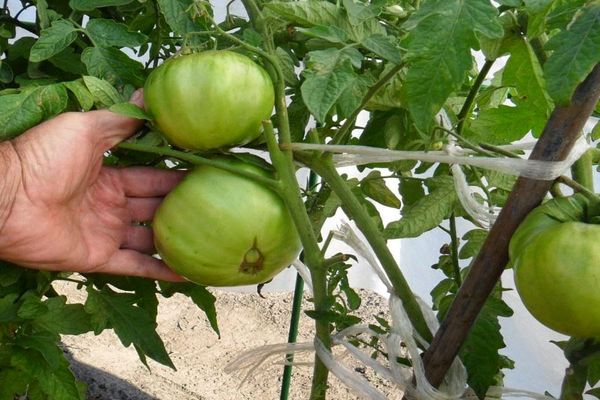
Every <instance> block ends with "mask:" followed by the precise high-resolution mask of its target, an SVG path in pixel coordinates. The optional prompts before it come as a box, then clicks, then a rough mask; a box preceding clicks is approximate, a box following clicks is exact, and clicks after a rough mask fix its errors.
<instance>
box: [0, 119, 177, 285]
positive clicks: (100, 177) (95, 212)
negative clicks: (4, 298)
mask: <svg viewBox="0 0 600 400" xmlns="http://www.w3.org/2000/svg"><path fill="white" fill-rule="evenodd" d="M138 127H139V122H138V121H135V120H132V119H129V118H125V117H120V116H117V115H115V114H113V113H110V112H108V111H94V112H90V113H72V114H63V115H61V116H59V117H57V118H55V119H53V120H50V121H47V122H46V123H44V124H41V125H39V126H37V127H35V128H33V129H31V130H30V131H28V132H27V133H25V134H23V135H21V136H20V137H18V138H17V139H16V140H15V141H14V149H15V150H16V152H17V154H18V156H19V159H20V161H21V170H22V173H21V176H22V178H21V184H20V187H19V190H18V191H17V197H16V199H15V202H14V204H13V208H12V211H11V213H10V217H9V219H8V220H7V222H6V224H5V226H4V228H3V236H4V237H5V239H4V240H5V241H6V240H8V245H4V246H2V247H3V248H4V250H3V252H2V255H3V258H4V259H8V260H10V261H13V262H15V263H18V264H20V265H24V266H28V267H33V268H40V269H47V270H60V271H64V270H67V271H78V272H106V273H116V274H127V275H137V276H148V277H152V278H157V279H167V280H179V279H180V278H179V277H178V276H177V275H176V274H174V273H173V272H171V271H170V270H168V269H167V268H166V266H165V265H164V264H163V263H162V262H160V261H159V260H157V259H155V258H152V257H150V254H152V253H154V246H153V244H152V233H151V230H150V229H149V228H147V227H143V226H140V225H139V224H136V222H137V221H147V220H151V219H152V216H153V214H154V211H155V210H156V208H157V207H158V205H159V204H160V201H161V199H162V196H164V195H165V194H166V193H167V192H168V191H169V190H170V189H171V188H172V187H173V186H174V185H175V184H176V183H177V182H178V181H179V179H180V178H181V173H176V172H173V171H163V170H156V169H150V168H135V167H134V168H127V169H116V168H109V167H103V166H102V159H103V154H104V152H105V151H106V150H108V149H109V148H111V147H112V146H114V145H115V144H116V143H118V142H119V141H120V140H122V139H124V138H125V137H127V136H129V135H130V134H131V133H133V132H134V131H135V130H136V129H137V128H138Z"/></svg>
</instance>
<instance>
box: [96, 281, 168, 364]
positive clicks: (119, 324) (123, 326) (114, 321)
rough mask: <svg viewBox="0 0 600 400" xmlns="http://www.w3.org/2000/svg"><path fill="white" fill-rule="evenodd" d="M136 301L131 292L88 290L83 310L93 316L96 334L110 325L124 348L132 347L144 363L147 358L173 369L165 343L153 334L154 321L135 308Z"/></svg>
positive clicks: (107, 289) (154, 331)
mask: <svg viewBox="0 0 600 400" xmlns="http://www.w3.org/2000/svg"><path fill="white" fill-rule="evenodd" d="M136 301H137V296H136V295H133V294H130V293H116V292H114V291H112V290H111V289H109V288H108V287H103V288H102V290H95V289H93V288H91V287H88V298H87V300H86V303H85V310H86V312H88V313H89V314H91V315H92V323H94V324H95V325H96V326H95V329H96V331H97V330H98V328H104V327H106V326H107V324H110V326H111V327H112V328H113V329H114V331H115V333H116V334H117V336H118V337H119V340H120V341H121V343H122V344H123V346H125V347H128V346H129V345H131V344H133V347H134V348H135V350H136V351H137V353H138V356H139V357H140V360H141V361H142V362H143V363H144V364H145V363H146V356H148V357H150V358H152V359H153V360H155V361H157V362H159V363H161V364H163V365H166V366H168V367H171V368H173V369H175V366H174V365H173V362H172V361H171V359H170V358H169V355H168V354H167V351H166V349H165V345H164V343H163V342H162V340H161V338H160V337H159V336H158V334H157V333H156V321H154V320H153V319H152V318H151V317H150V315H149V314H148V312H147V311H146V310H145V309H143V308H141V307H139V306H137V305H136V304H135V303H136Z"/></svg>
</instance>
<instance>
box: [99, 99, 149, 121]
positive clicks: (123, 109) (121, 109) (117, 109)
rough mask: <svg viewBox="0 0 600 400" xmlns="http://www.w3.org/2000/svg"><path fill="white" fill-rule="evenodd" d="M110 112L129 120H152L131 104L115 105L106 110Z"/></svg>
mask: <svg viewBox="0 0 600 400" xmlns="http://www.w3.org/2000/svg"><path fill="white" fill-rule="evenodd" d="M108 109H109V110H110V111H112V112H114V113H117V114H120V115H124V116H126V117H130V118H136V119H145V120H148V121H150V120H152V118H150V116H149V115H148V114H146V112H145V111H144V110H142V109H141V108H139V107H138V106H136V105H135V104H132V103H117V104H113V105H112V106H110V107H109V108H108Z"/></svg>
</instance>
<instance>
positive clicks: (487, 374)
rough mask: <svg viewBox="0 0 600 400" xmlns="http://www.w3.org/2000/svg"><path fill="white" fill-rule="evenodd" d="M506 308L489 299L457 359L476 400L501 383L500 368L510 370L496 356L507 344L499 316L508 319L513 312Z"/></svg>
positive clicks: (509, 362)
mask: <svg viewBox="0 0 600 400" xmlns="http://www.w3.org/2000/svg"><path fill="white" fill-rule="evenodd" d="M507 308H508V306H507V305H506V304H504V303H503V302H502V301H501V300H498V299H496V298H490V299H489V300H488V302H487V303H486V305H485V306H484V307H483V309H482V311H481V313H480V314H479V316H478V317H477V320H476V321H475V324H474V325H473V328H472V329H471V331H470V333H469V336H468V337H467V340H466V341H465V342H464V344H463V346H462V347H461V351H460V356H461V357H460V358H461V360H462V361H463V363H464V364H465V367H466V368H467V371H468V381H467V382H468V384H469V386H470V387H471V388H473V390H475V393H477V395H478V397H479V398H484V397H485V393H486V392H487V390H488V388H489V387H490V386H491V385H496V384H498V383H500V382H499V381H498V378H499V377H501V375H500V373H501V370H502V369H503V368H507V367H512V361H510V360H509V359H507V358H506V357H504V356H502V355H500V353H499V350H500V349H503V348H505V347H506V344H505V343H504V339H503V337H502V334H501V332H500V323H499V322H498V316H499V315H500V314H501V315H502V316H505V315H510V314H511V313H512V311H510V308H508V310H507ZM498 311H500V314H499V313H498Z"/></svg>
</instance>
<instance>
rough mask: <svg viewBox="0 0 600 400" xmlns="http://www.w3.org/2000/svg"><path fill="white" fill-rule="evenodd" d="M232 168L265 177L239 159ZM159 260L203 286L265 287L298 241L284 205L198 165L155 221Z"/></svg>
mask: <svg viewBox="0 0 600 400" xmlns="http://www.w3.org/2000/svg"><path fill="white" fill-rule="evenodd" d="M223 160H225V161H226V162H228V163H230V164H231V165H235V166H236V167H238V168H243V169H244V170H247V171H252V172H255V173H257V174H262V175H265V176H268V172H267V171H265V170H263V169H262V168H260V167H257V166H255V165H252V164H248V163H245V162H242V161H239V160H230V159H223ZM153 230H154V241H155V244H156V248H157V250H158V253H159V255H160V256H161V258H162V259H163V260H164V261H165V263H166V264H167V265H169V267H170V268H171V269H173V270H174V271H175V272H177V273H179V274H180V275H182V276H184V277H185V278H187V279H189V280H190V281H192V282H195V283H198V284H202V285H206V286H237V285H251V284H257V283H263V282H266V281H268V280H270V279H271V278H273V277H274V276H275V275H276V274H277V273H279V272H280V271H281V270H282V269H283V268H285V267H287V266H289V265H290V264H291V263H292V262H293V261H294V260H295V259H296V257H297V256H298V253H299V252H300V241H299V238H298V234H297V232H296V229H295V227H294V224H293V221H292V219H291V217H290V213H289V210H288V209H287V207H286V206H285V204H284V202H283V200H282V199H281V198H280V197H279V196H278V195H277V194H276V193H275V192H273V191H272V190H271V189H269V188H267V187H265V186H263V185H262V184H261V183H258V182H256V181H254V180H252V179H250V178H246V177H242V176H240V175H237V174H235V173H233V172H228V171H224V170H222V169H218V168H214V167H209V166H201V167H198V168H196V169H195V170H193V171H192V172H190V173H189V174H188V175H186V177H185V178H184V179H183V180H182V181H181V182H180V183H179V184H178V185H177V186H176V187H175V189H174V190H173V191H172V192H171V193H169V194H168V195H167V197H166V198H165V199H164V201H163V202H162V204H161V206H160V207H159V209H158V211H157V212H156V215H155V217H154V221H153Z"/></svg>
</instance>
